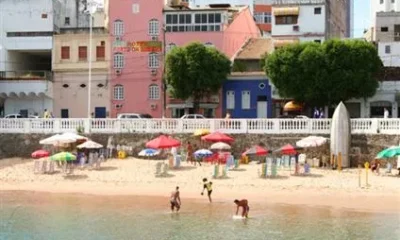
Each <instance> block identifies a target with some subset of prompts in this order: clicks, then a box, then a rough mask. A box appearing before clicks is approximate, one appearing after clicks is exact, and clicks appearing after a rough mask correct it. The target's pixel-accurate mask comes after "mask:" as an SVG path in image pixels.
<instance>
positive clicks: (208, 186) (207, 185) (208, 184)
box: [201, 178, 212, 202]
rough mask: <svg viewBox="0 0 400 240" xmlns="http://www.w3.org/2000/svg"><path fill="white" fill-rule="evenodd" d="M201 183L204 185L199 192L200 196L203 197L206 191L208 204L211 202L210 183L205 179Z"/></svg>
mask: <svg viewBox="0 0 400 240" xmlns="http://www.w3.org/2000/svg"><path fill="white" fill-rule="evenodd" d="M203 183H204V185H203V191H202V192H201V195H203V194H204V190H206V189H207V196H208V200H209V201H210V202H212V200H211V193H212V182H208V181H207V178H203Z"/></svg>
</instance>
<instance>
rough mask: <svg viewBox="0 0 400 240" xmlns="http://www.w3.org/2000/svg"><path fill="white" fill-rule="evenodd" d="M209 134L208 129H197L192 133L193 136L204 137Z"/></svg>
mask: <svg viewBox="0 0 400 240" xmlns="http://www.w3.org/2000/svg"><path fill="white" fill-rule="evenodd" d="M207 134H210V130H208V129H197V130H196V131H194V133H193V136H196V137H197V136H204V135H207Z"/></svg>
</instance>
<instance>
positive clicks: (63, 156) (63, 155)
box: [50, 152, 76, 161]
mask: <svg viewBox="0 0 400 240" xmlns="http://www.w3.org/2000/svg"><path fill="white" fill-rule="evenodd" d="M50 160H52V161H75V160H76V156H75V155H74V154H72V153H69V152H60V153H57V154H54V155H53V156H51V157H50Z"/></svg>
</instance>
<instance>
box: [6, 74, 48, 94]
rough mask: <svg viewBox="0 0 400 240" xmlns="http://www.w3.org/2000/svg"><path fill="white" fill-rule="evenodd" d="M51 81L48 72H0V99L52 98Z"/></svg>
mask: <svg viewBox="0 0 400 240" xmlns="http://www.w3.org/2000/svg"><path fill="white" fill-rule="evenodd" d="M52 80H53V77H52V73H51V72H49V71H3V72H0V97H2V98H28V97H29V98H44V97H49V98H52V97H53V96H52V95H53V82H52Z"/></svg>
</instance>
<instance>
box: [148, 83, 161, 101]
mask: <svg viewBox="0 0 400 240" xmlns="http://www.w3.org/2000/svg"><path fill="white" fill-rule="evenodd" d="M149 99H153V100H156V99H160V88H159V87H158V86H157V85H155V84H152V85H150V86H149Z"/></svg>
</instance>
